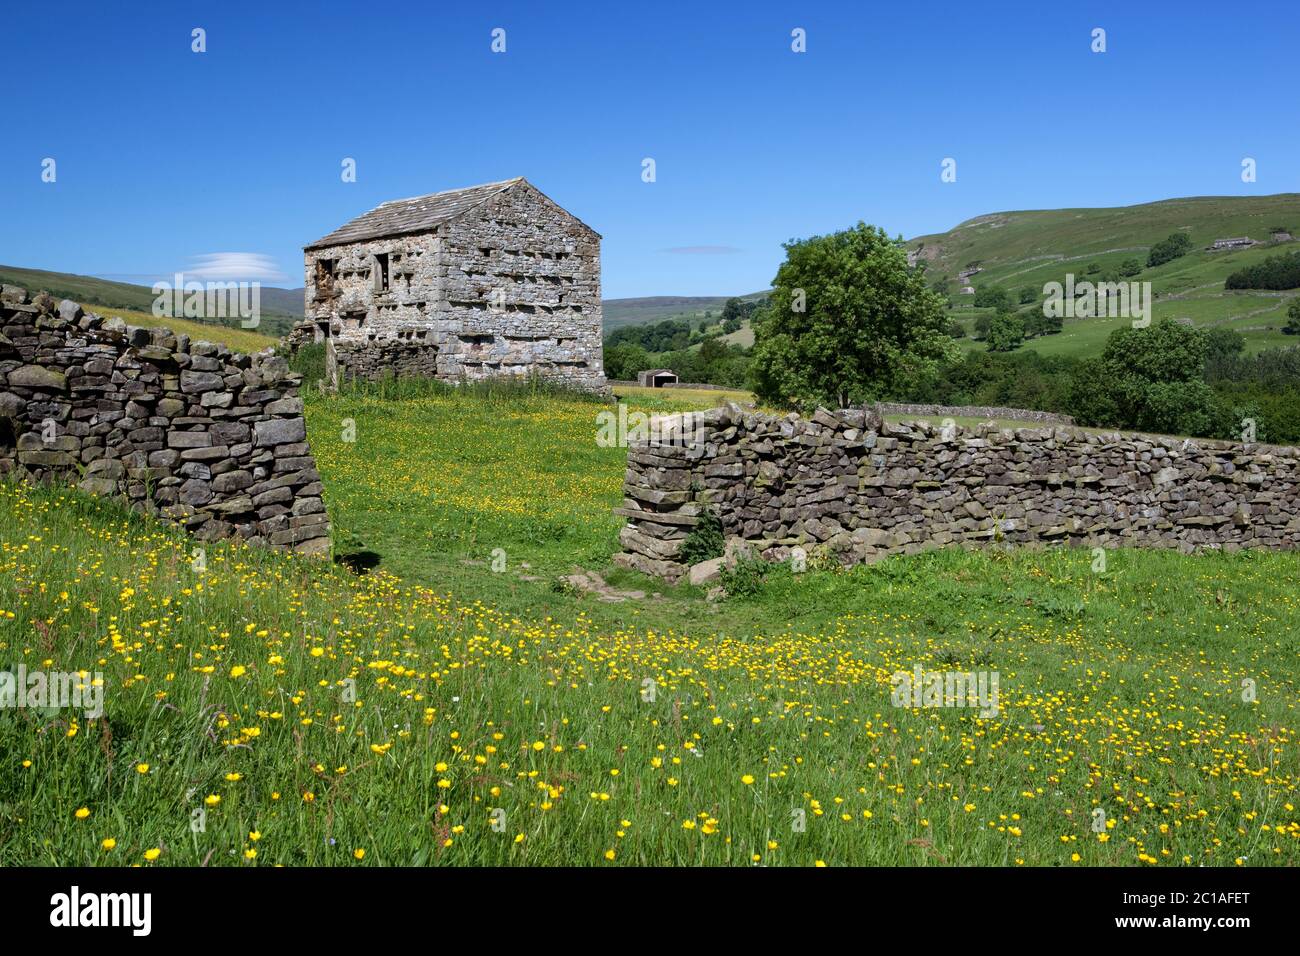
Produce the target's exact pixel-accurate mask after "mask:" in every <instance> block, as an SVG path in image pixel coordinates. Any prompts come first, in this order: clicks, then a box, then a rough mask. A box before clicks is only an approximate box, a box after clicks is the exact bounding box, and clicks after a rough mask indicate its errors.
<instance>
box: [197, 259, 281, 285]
mask: <svg viewBox="0 0 1300 956" xmlns="http://www.w3.org/2000/svg"><path fill="white" fill-rule="evenodd" d="M185 277H186V278H187V279H198V280H200V281H204V280H207V281H243V282H284V281H286V280H288V278H289V277H288V276H287V275H285V274H284V273H283V272H281V271H280V267H279V266H278V265H277V264H276V262H275V260H274V259H272V258H271V257H270V256H266V255H262V254H261V253H260V252H211V253H208V254H207V255H202V256H195V257H194V258H193V260H192V261H191V263H190V265H189V267H188V268H186V269H185Z"/></svg>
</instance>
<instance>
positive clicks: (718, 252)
mask: <svg viewBox="0 0 1300 956" xmlns="http://www.w3.org/2000/svg"><path fill="white" fill-rule="evenodd" d="M663 251H664V252H668V253H672V254H673V255H675V256H729V255H732V254H733V253H737V252H741V251H742V250H740V249H738V248H736V247H735V246H673V247H672V248H671V249H665V250H663Z"/></svg>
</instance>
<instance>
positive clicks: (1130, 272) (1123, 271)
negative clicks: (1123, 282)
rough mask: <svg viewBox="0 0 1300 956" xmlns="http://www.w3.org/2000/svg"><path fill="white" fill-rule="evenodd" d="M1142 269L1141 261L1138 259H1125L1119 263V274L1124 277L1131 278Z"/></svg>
mask: <svg viewBox="0 0 1300 956" xmlns="http://www.w3.org/2000/svg"><path fill="white" fill-rule="evenodd" d="M1141 271H1142V261H1141V260H1140V259H1125V260H1124V261H1123V262H1121V263H1120V264H1119V274H1120V275H1122V276H1124V277H1125V278H1132V277H1133V276H1135V275H1137V274H1138V273H1140V272H1141Z"/></svg>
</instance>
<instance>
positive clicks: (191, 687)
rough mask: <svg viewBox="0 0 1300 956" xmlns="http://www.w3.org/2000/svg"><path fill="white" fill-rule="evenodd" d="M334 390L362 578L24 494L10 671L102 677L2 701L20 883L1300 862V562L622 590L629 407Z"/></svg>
mask: <svg viewBox="0 0 1300 956" xmlns="http://www.w3.org/2000/svg"><path fill="white" fill-rule="evenodd" d="M307 400H308V408H307V414H308V420H309V428H310V433H311V436H312V446H313V451H314V453H315V455H316V457H317V460H318V464H319V467H320V470H321V472H322V474H323V478H324V483H325V489H326V490H325V496H326V502H327V504H328V506H329V508H330V511H331V516H332V519H333V521H334V525H335V534H336V549H337V550H338V551H339V552H340V553H343V552H347V553H348V554H350V555H352V556H353V558H354V559H355V558H356V556H358V555H365V556H366V560H365V561H364V562H358V561H357V560H354V561H353V563H354V565H356V566H358V567H361V568H362V572H363V573H358V572H356V571H354V570H351V569H349V567H347V566H345V565H342V564H338V563H331V562H328V561H311V560H306V559H301V558H295V557H291V556H286V555H282V554H277V553H271V552H267V551H264V550H259V549H254V548H249V547H247V546H244V545H241V544H237V543H233V542H227V543H220V544H207V545H204V546H202V550H201V551H196V549H198V548H200V545H199V544H198V543H197V542H195V541H193V540H192V539H189V538H186V537H185V536H184V535H183V534H181V533H180V532H178V531H176V530H175V529H173V528H171V527H169V526H166V525H162V524H159V523H156V522H154V521H152V520H149V519H147V518H144V517H141V516H137V515H132V514H130V513H128V512H126V511H125V510H123V509H122V508H121V507H119V506H118V505H116V504H114V503H111V502H105V501H100V500H96V499H91V498H87V497H85V496H82V495H80V494H78V493H76V492H75V491H72V490H68V489H64V488H58V487H50V488H32V487H27V486H23V485H18V484H14V483H9V482H5V483H0V668H8V669H10V670H12V669H14V668H15V667H16V666H17V665H18V664H19V663H23V664H25V666H26V668H27V669H28V670H29V671H30V670H35V669H45V670H56V671H70V670H76V671H85V672H87V674H88V675H93V674H95V673H99V674H101V675H102V682H103V683H102V687H103V692H104V717H103V718H102V719H98V720H96V719H88V718H86V717H85V716H84V714H80V713H77V712H76V711H73V710H69V709H64V710H40V709H31V708H12V707H11V708H7V709H0V864H4V865H18V864H26V865H33V864H35V865H72V864H75V865H105V866H123V865H131V864H143V865H146V866H165V865H201V864H206V865H229V866H258V865H272V864H286V865H352V866H368V865H374V864H379V865H384V864H390V865H435V864H436V865H471V864H488V865H516V864H519V865H524V864H532V865H545V864H566V865H567V864H572V865H579V866H621V865H628V864H668V865H685V864H704V865H732V866H754V865H762V866H816V865H822V864H824V865H830V866H836V865H854V864H859V865H861V864H865V865H894V864H909V865H1024V866H1065V867H1070V866H1093V865H1103V864H1120V865H1133V866H1199V865H1208V866H1268V865H1295V864H1296V863H1297V861H1298V860H1300V810H1298V809H1297V803H1300V792H1298V790H1300V751H1298V750H1297V724H1298V722H1300V714H1298V713H1297V705H1298V703H1300V592H1297V588H1296V583H1297V578H1298V576H1300V575H1298V572H1300V557H1298V556H1296V555H1294V554H1262V553H1261V554H1251V553H1245V554H1235V555H1224V554H1217V553H1210V554H1203V555H1195V556H1188V555H1180V554H1177V553H1172V552H1145V551H1115V552H1110V553H1108V555H1107V561H1106V565H1105V568H1104V570H1095V568H1097V565H1096V564H1095V563H1094V559H1093V555H1092V554H1091V553H1090V552H1087V551H1082V550H1044V551H1031V550H1024V551H1013V552H1007V551H1002V550H996V549H990V550H987V551H983V552H963V551H955V550H945V551H937V552H930V553H926V554H921V555H917V556H914V557H900V558H894V559H890V560H887V561H884V562H881V563H879V564H876V565H872V566H870V567H858V568H854V569H851V570H840V569H830V568H823V569H810V570H809V571H807V572H806V573H803V574H798V575H796V574H792V573H791V572H790V571H789V570H788V569H787V568H786V567H784V566H782V567H778V568H775V569H773V570H771V571H770V572H769V573H768V574H767V575H766V577H764V578H762V579H761V580H759V581H757V582H754V583H753V586H752V588H750V589H748V592H747V593H746V594H745V595H744V596H734V597H728V598H726V599H725V600H722V601H709V600H706V597H705V595H704V594H703V593H702V592H701V591H700V590H698V589H694V588H691V587H690V586H689V585H686V584H682V585H679V586H676V587H673V588H668V587H666V586H664V585H663V584H662V583H660V582H655V581H651V580H649V579H646V578H643V577H640V576H638V575H635V574H632V573H630V572H624V571H615V570H609V568H608V565H609V556H610V554H611V553H612V552H613V551H615V550H616V549H617V533H618V529H619V527H620V520H619V519H617V518H615V517H614V516H613V515H612V514H611V513H610V510H611V509H612V508H614V507H616V506H617V505H618V504H619V503H620V501H621V497H622V496H621V491H620V485H621V481H622V475H623V463H624V456H625V451H624V450H623V449H621V448H602V447H600V446H599V445H598V444H597V442H596V441H595V434H596V427H597V422H596V415H597V414H598V413H599V412H601V411H605V410H608V409H609V408H610V406H607V405H602V404H599V403H595V402H589V401H581V400H575V399H566V398H562V397H554V396H544V395H526V394H512V395H502V396H499V397H497V398H493V397H491V396H483V395H471V394H438V393H429V394H425V395H419V394H406V395H404V396H402V397H401V398H400V399H398V398H394V397H383V396H382V395H381V394H380V393H371V394H344V395H341V396H335V397H325V396H320V395H314V394H312V395H308V396H307ZM631 400H632V401H633V402H634V403H652V405H653V407H654V408H655V409H656V410H669V409H671V408H674V407H681V408H685V407H698V406H697V405H696V406H693V404H692V399H691V398H689V397H683V396H676V397H674V396H671V395H667V394H663V393H660V394H657V395H652V396H644V397H642V396H637V397H633V398H632V399H631ZM638 407H649V406H646V405H639V406H638ZM494 558H495V559H497V560H494ZM200 559H201V560H200ZM575 565H576V566H581V567H583V568H586V569H589V570H596V571H602V572H605V573H606V580H607V581H608V582H610V584H611V585H612V586H616V587H618V588H620V589H624V590H633V591H640V592H643V596H641V597H632V598H629V599H627V600H624V601H622V602H618V603H612V602H608V601H602V600H599V599H598V596H597V595H594V594H590V593H587V594H584V593H579V592H575V591H574V590H573V589H572V588H569V587H565V586H562V585H561V584H559V583H557V578H558V577H559V576H560V575H563V574H566V573H568V572H569V571H571V570H572V569H573V567H574V566H575ZM918 665H919V666H921V667H922V668H923V669H925V670H927V671H929V670H934V669H962V670H991V671H997V672H998V673H999V675H1000V707H999V712H998V713H997V715H996V716H992V717H987V718H986V717H981V716H980V715H979V713H977V712H976V711H973V710H968V709H956V708H924V707H910V706H894V704H893V702H892V701H891V690H892V684H891V675H893V674H894V673H895V672H898V671H907V672H910V671H912V670H913V668H914V667H916V666H918ZM87 679H93V677H88V678H87ZM1247 689H1249V692H1247Z"/></svg>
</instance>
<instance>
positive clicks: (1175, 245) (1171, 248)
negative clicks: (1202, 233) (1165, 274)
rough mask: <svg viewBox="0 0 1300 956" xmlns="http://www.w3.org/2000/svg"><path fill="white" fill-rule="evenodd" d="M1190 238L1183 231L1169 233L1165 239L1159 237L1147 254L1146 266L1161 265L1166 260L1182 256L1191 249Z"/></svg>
mask: <svg viewBox="0 0 1300 956" xmlns="http://www.w3.org/2000/svg"><path fill="white" fill-rule="evenodd" d="M1191 248H1192V240H1191V239H1189V238H1188V237H1187V233H1185V232H1174V233H1170V234H1169V236H1168V237H1167V238H1165V239H1161V240H1160V241H1159V242H1157V243H1156V244H1155V245H1154V246H1152V247H1151V251H1150V252H1149V253H1148V254H1147V268H1148V269H1151V268H1154V267H1155V266H1162V265H1164V264H1165V263H1166V262H1172V261H1173V260H1175V259H1177V258H1178V257H1179V256H1184V255H1186V254H1187V253H1188V252H1190V251H1191Z"/></svg>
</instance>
